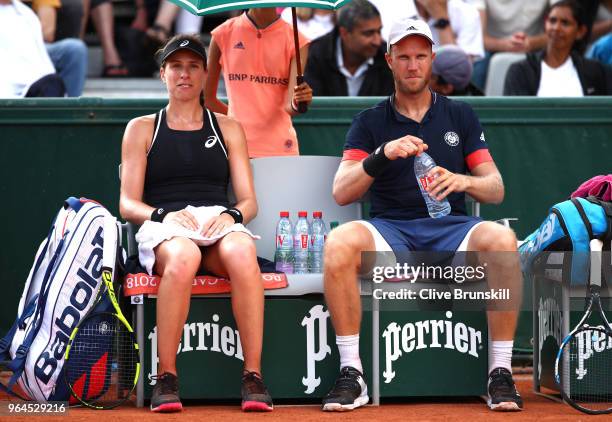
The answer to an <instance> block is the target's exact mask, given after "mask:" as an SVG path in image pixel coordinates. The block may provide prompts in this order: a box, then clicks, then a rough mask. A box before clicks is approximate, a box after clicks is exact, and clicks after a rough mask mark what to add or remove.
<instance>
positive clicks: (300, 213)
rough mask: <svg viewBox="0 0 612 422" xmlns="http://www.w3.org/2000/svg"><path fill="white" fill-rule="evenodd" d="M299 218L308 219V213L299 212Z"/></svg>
mask: <svg viewBox="0 0 612 422" xmlns="http://www.w3.org/2000/svg"><path fill="white" fill-rule="evenodd" d="M298 217H300V218H302V217H308V212H307V211H298Z"/></svg>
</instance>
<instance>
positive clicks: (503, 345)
mask: <svg viewBox="0 0 612 422" xmlns="http://www.w3.org/2000/svg"><path fill="white" fill-rule="evenodd" d="M513 346H514V340H510V341H494V340H491V339H489V374H490V373H491V371H492V370H494V369H495V368H506V369H507V370H508V371H510V373H512V347H513Z"/></svg>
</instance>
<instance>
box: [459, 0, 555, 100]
mask: <svg viewBox="0 0 612 422" xmlns="http://www.w3.org/2000/svg"><path fill="white" fill-rule="evenodd" d="M470 1H471V3H472V4H474V5H475V6H476V8H477V9H478V10H479V12H480V21H481V24H482V31H483V34H484V48H485V51H486V53H485V58H484V59H483V60H480V61H477V62H476V63H474V74H473V76H472V81H473V82H474V84H475V85H476V86H478V87H479V88H481V89H482V88H484V86H485V84H486V81H487V73H488V68H489V61H490V59H491V56H492V55H493V54H495V53H496V52H513V53H528V52H531V51H537V50H539V49H541V48H543V47H544V46H545V45H546V34H544V31H543V29H544V28H543V23H544V14H545V12H546V9H547V8H548V7H549V6H550V5H551V4H553V3H555V1H557V0H512V1H508V0H470Z"/></svg>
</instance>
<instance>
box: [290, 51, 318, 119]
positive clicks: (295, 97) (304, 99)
mask: <svg viewBox="0 0 612 422" xmlns="http://www.w3.org/2000/svg"><path fill="white" fill-rule="evenodd" d="M300 58H301V61H302V66H303V67H306V61H307V59H308V45H305V46H304V47H302V48H300ZM298 78H300V81H301V83H299V84H298V83H297V81H298ZM311 102H312V88H311V87H310V85H308V83H307V82H305V81H304V77H303V76H302V75H300V76H299V77H298V72H297V61H296V58H295V57H294V58H293V59H291V69H290V71H289V89H288V90H287V106H286V107H285V109H286V110H287V113H289V114H290V115H292V116H295V115H296V114H299V111H298V108H299V107H298V105H299V104H300V103H304V104H306V105H307V106H308V105H310V103H311Z"/></svg>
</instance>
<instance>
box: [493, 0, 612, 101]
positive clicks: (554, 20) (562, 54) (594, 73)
mask: <svg viewBox="0 0 612 422" xmlns="http://www.w3.org/2000/svg"><path fill="white" fill-rule="evenodd" d="M585 21H586V18H585V16H584V9H583V8H582V5H581V4H580V3H579V2H578V1H577V0H561V1H559V2H557V3H555V4H554V5H553V6H551V8H550V11H549V12H548V15H547V17H546V23H545V28H546V35H547V36H548V42H547V44H546V48H545V49H544V50H543V51H540V52H537V53H530V54H529V55H528V56H527V58H526V59H525V60H522V61H520V62H517V63H514V64H512V65H511V66H510V69H508V73H507V74H506V81H505V85H504V95H537V96H538V97H582V96H584V95H610V94H611V93H612V72H611V69H610V68H609V67H608V66H605V65H603V64H601V63H599V62H596V61H593V60H589V59H585V58H583V57H582V55H581V54H580V53H578V51H577V50H578V49H579V47H578V45H579V44H580V42H581V41H582V40H583V38H584V37H585V36H586V34H587V27H586V24H585Z"/></svg>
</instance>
